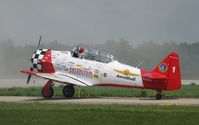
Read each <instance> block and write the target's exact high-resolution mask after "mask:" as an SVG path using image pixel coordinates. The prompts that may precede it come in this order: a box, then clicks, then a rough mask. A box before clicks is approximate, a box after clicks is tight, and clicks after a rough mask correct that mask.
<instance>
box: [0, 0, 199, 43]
mask: <svg viewBox="0 0 199 125" xmlns="http://www.w3.org/2000/svg"><path fill="white" fill-rule="evenodd" d="M198 6H199V1H198V0H0V17H1V19H0V41H4V40H8V39H11V40H13V41H14V42H16V43H19V44H22V43H31V42H32V43H35V41H38V37H39V35H40V34H41V35H42V36H43V38H44V39H43V41H45V42H48V41H53V40H57V41H59V42H61V43H76V42H77V43H87V42H91V43H95V42H98V43H99V42H105V41H106V40H118V39H120V38H124V39H126V40H128V41H130V42H131V43H139V42H143V41H149V40H152V41H155V42H163V41H171V40H172V41H177V42H196V41H198V39H199V35H198V32H199V23H198V22H199V13H198V12H199V7H198Z"/></svg>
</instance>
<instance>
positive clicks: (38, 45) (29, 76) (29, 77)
mask: <svg viewBox="0 0 199 125" xmlns="http://www.w3.org/2000/svg"><path fill="white" fill-rule="evenodd" d="M40 44H41V36H40V37H39V42H38V44H37V48H36V51H37V50H38V49H39V47H40ZM30 71H33V68H32V67H30ZM31 77H32V75H31V74H29V75H28V79H27V84H28V83H29V82H30V79H31Z"/></svg>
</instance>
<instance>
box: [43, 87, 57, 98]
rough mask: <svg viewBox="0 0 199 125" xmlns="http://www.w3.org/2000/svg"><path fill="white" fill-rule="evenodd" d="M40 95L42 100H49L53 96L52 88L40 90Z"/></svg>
mask: <svg viewBox="0 0 199 125" xmlns="http://www.w3.org/2000/svg"><path fill="white" fill-rule="evenodd" d="M41 94H42V96H43V97H44V98H46V99H49V98H52V96H53V95H54V90H53V88H52V87H50V88H48V89H46V88H45V87H43V88H42V91H41Z"/></svg>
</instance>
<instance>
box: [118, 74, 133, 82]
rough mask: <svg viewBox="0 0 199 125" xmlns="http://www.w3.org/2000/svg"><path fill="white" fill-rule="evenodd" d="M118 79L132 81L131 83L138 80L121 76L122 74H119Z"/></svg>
mask: <svg viewBox="0 0 199 125" xmlns="http://www.w3.org/2000/svg"><path fill="white" fill-rule="evenodd" d="M116 77H117V78H121V79H125V80H131V81H135V80H136V78H132V77H130V76H123V75H120V74H118V75H117V76H116Z"/></svg>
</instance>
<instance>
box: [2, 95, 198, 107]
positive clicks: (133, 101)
mask: <svg viewBox="0 0 199 125" xmlns="http://www.w3.org/2000/svg"><path fill="white" fill-rule="evenodd" d="M0 102H19V103H34V102H35V103H54V104H56V103H60V104H125V105H199V99H184V98H181V99H162V100H155V99H154V98H129V97H128V98H127V97H124V98H121V97H103V98H74V99H65V98H63V97H56V98H53V99H44V98H42V97H28V96H0Z"/></svg>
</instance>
